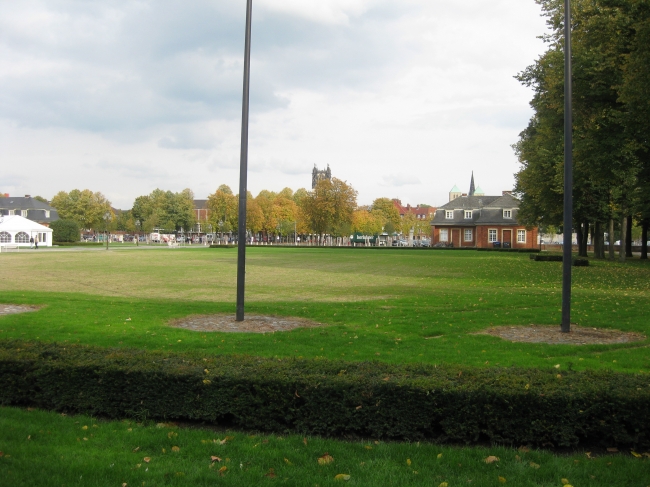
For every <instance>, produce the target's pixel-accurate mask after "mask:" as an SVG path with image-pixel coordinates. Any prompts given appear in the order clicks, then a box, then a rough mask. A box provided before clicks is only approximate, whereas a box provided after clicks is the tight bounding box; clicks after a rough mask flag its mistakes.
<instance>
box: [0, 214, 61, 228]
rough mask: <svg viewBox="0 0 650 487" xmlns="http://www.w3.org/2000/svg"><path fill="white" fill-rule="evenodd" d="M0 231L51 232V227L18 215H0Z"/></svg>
mask: <svg viewBox="0 0 650 487" xmlns="http://www.w3.org/2000/svg"><path fill="white" fill-rule="evenodd" d="M0 231H10V232H20V231H23V232H51V231H52V229H51V228H48V227H46V226H45V225H41V224H40V223H36V222H35V221H32V220H29V219H27V218H23V217H22V216H20V215H9V216H0Z"/></svg>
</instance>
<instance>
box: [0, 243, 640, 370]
mask: <svg viewBox="0 0 650 487" xmlns="http://www.w3.org/2000/svg"><path fill="white" fill-rule="evenodd" d="M2 265H3V274H4V275H5V276H6V277H5V278H4V279H3V280H2V281H0V291H1V292H2V296H3V297H2V301H3V302H11V303H30V304H39V305H43V306H44V307H43V308H42V309H41V310H39V311H38V312H35V313H28V314H20V315H13V316H5V317H2V318H0V338H2V339H7V338H20V339H27V340H31V339H38V340H47V341H74V342H79V343H89V344H96V345H100V346H124V347H142V348H149V349H152V348H155V349H164V350H179V351H180V350H183V351H188V350H192V351H196V352H198V353H206V354H214V353H242V354H254V355H261V356H279V357H286V356H300V357H306V358H307V357H328V358H338V359H340V358H344V359H349V360H379V361H386V362H425V363H433V364H440V363H460V364H465V365H473V366H479V367H489V366H494V365H499V366H509V365H518V366H524V367H551V366H555V365H557V364H559V365H560V366H561V367H562V368H574V369H577V370H581V369H587V368H591V369H598V368H608V369H612V370H617V371H625V372H633V373H639V372H643V373H646V372H648V371H649V370H650V355H649V354H648V348H649V347H650V345H649V344H648V340H645V341H642V342H634V343H627V344H618V345H589V346H572V345H545V344H527V343H510V342H507V341H504V340H501V339H499V338H495V337H492V336H486V335H476V334H475V333H476V332H478V331H480V330H483V329H485V328H487V327H489V326H491V325H527V324H549V325H557V324H558V323H559V321H560V305H561V292H560V285H561V265H560V264H559V263H554V262H534V261H531V260H530V259H529V258H528V256H527V255H519V254H502V253H481V252H442V251H441V252H437V251H430V252H424V251H419V252H414V251H408V250H403V251H401V250H397V251H395V250H388V251H364V250H355V249H349V250H339V249H282V248H268V247H267V248H252V249H249V250H248V273H247V308H246V309H247V312H248V313H264V314H274V315H283V316H300V317H306V318H310V319H313V320H315V321H318V322H320V323H323V325H324V326H323V327H321V328H316V329H302V330H300V329H299V330H294V331H291V332H286V333H276V334H266V335H259V334H250V333H248V334H239V333H227V334H226V333H197V332H192V331H186V330H180V329H176V328H171V327H169V326H168V323H169V321H170V320H172V319H175V318H181V317H183V316H187V315H190V314H209V313H223V312H226V313H228V312H229V313H233V312H234V298H235V296H234V284H235V272H236V253H235V251H233V250H224V249H191V250H190V249H175V250H168V249H159V250H146V251H137V250H130V251H108V252H104V251H88V252H60V253H54V252H50V253H46V252H43V253H38V254H37V253H32V254H30V253H23V254H4V255H3V256H2ZM649 277H650V272H649V268H648V266H647V265H646V263H644V262H640V261H632V262H628V263H626V264H625V265H621V264H618V263H610V262H592V266H590V267H581V268H575V269H574V291H573V321H574V322H577V323H578V324H580V325H582V326H591V327H597V328H615V329H619V330H624V331H637V332H641V333H646V332H647V330H648V324H647V323H648V322H647V316H648V314H649V312H650V301H649V300H648V297H649V296H650V279H649ZM129 318H130V320H129Z"/></svg>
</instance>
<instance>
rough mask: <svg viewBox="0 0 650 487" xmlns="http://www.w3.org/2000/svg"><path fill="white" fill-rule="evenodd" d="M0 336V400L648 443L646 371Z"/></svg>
mask: <svg viewBox="0 0 650 487" xmlns="http://www.w3.org/2000/svg"><path fill="white" fill-rule="evenodd" d="M557 374H558V371H557V370H556V369H553V370H536V369H533V370H528V369H520V368H494V369H473V368H462V367H446V366H445V367H435V366H428V365H426V366H425V365H413V364H411V365H391V364H383V363H378V362H372V363H371V362H367V363H365V362H360V363H352V362H343V361H330V360H318V359H313V360H302V359H282V360H279V359H269V358H258V357H249V356H230V355H223V356H210V357H201V356H198V355H182V354H170V353H164V352H146V351H142V350H133V349H102V348H96V347H89V346H81V345H70V344H46V343H35V342H17V341H4V342H0V403H1V404H3V405H21V406H35V407H40V408H45V409H50V410H56V411H68V412H81V413H86V414H96V415H102V416H107V417H111V418H121V417H136V418H139V419H145V418H150V419H161V420H162V419H165V420H173V419H186V420H200V421H208V422H214V423H221V424H227V425H231V426H236V427H241V428H246V429H253V430H262V431H274V432H282V433H287V432H295V433H303V434H304V433H308V434H317V435H325V436H341V435H350V436H363V437H370V438H386V439H408V440H417V439H432V440H435V441H442V442H461V443H474V442H486V441H491V442H497V443H504V444H514V445H519V444H534V445H541V446H556V447H567V446H572V447H575V446H579V445H594V444H600V445H602V446H614V445H617V446H619V447H625V446H630V447H635V448H647V447H648V446H650V377H648V376H647V375H631V374H617V373H612V372H571V371H565V372H562V373H561V375H562V376H561V378H558V377H557Z"/></svg>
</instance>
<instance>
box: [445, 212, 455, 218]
mask: <svg viewBox="0 0 650 487" xmlns="http://www.w3.org/2000/svg"><path fill="white" fill-rule="evenodd" d="M445 219H447V220H453V219H454V211H453V210H446V211H445Z"/></svg>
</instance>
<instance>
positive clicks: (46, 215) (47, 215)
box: [45, 210, 50, 218]
mask: <svg viewBox="0 0 650 487" xmlns="http://www.w3.org/2000/svg"><path fill="white" fill-rule="evenodd" d="M49 217H50V210H45V218H49Z"/></svg>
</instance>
